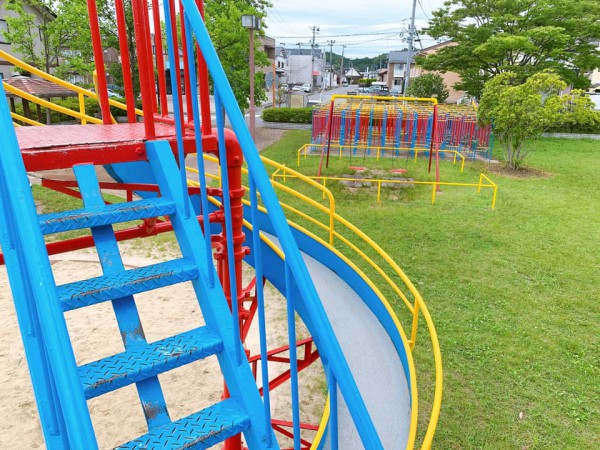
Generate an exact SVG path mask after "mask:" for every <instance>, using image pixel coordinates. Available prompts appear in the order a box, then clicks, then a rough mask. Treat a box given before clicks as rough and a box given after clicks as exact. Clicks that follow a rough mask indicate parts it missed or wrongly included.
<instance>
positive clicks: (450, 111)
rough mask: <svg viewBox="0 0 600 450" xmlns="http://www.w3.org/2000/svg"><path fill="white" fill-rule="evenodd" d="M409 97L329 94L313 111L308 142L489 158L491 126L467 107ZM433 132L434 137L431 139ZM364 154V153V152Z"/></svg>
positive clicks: (491, 143) (471, 108) (491, 146)
mask: <svg viewBox="0 0 600 450" xmlns="http://www.w3.org/2000/svg"><path fill="white" fill-rule="evenodd" d="M431 100H432V99H417V98H410V97H370V96H334V98H333V99H332V102H331V103H330V104H329V105H323V106H320V107H317V108H315V110H314V112H313V124H312V125H313V126H312V143H313V144H324V143H325V144H327V145H328V146H333V147H337V146H342V147H344V146H352V147H353V151H354V152H355V153H356V147H361V146H362V147H367V148H368V147H389V148H394V149H397V150H410V151H412V152H414V151H415V150H419V151H422V152H423V151H429V149H430V148H431V146H432V144H433V141H432V140H435V144H436V146H437V148H438V149H439V150H440V151H442V150H446V149H447V150H457V151H459V152H460V153H463V154H465V155H466V156H467V157H469V158H473V159H474V158H475V157H476V156H477V155H481V156H484V157H486V158H487V159H491V151H492V148H493V134H492V127H491V126H486V127H481V126H479V125H478V124H477V114H476V110H475V108H474V107H473V106H458V105H445V104H443V105H442V104H440V105H437V103H434V102H432V101H431ZM434 133H435V139H434ZM367 154H370V152H368V153H367Z"/></svg>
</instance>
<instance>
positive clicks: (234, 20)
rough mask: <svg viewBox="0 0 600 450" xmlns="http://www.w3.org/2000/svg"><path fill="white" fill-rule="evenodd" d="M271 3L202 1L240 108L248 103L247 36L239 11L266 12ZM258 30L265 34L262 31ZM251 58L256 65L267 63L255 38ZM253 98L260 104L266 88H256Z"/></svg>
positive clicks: (259, 75) (258, 77) (260, 14)
mask: <svg viewBox="0 0 600 450" xmlns="http://www.w3.org/2000/svg"><path fill="white" fill-rule="evenodd" d="M269 6H270V3H269V2H268V1H265V0H207V1H206V2H205V11H206V28H207V29H208V32H209V34H210V36H211V39H212V41H213V45H214V46H215V49H216V50H217V54H218V55H219V59H220V60H221V64H222V65H223V69H224V70H225V73H226V74H227V78H228V79H229V83H230V84H231V88H232V89H233V93H234V95H235V98H236V100H237V102H238V104H239V105H240V108H241V109H242V110H245V109H247V108H248V106H249V102H248V97H249V95H250V67H249V65H248V61H249V59H250V52H249V46H250V36H249V33H248V30H247V29H245V28H243V27H242V14H252V15H255V16H258V17H260V18H261V20H262V18H263V17H265V16H266V8H267V7H269ZM259 33H260V34H264V33H263V32H262V31H261V32H259ZM254 58H255V63H256V65H257V66H259V67H260V66H267V65H269V60H268V58H267V55H266V54H265V53H264V52H263V51H260V49H259V42H258V39H255V46H254ZM262 81H263V74H262V73H256V75H255V79H254V83H255V85H256V86H261V85H262ZM254 97H255V101H256V103H257V104H260V102H261V101H263V100H265V99H266V95H265V92H264V91H263V90H262V89H257V90H256V92H255V96H254Z"/></svg>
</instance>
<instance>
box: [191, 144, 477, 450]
mask: <svg viewBox="0 0 600 450" xmlns="http://www.w3.org/2000/svg"><path fill="white" fill-rule="evenodd" d="M205 159H207V160H209V161H212V162H218V160H217V159H216V158H214V157H212V156H210V155H205ZM261 159H262V161H263V163H264V164H265V166H267V167H270V168H272V169H273V170H274V171H277V172H278V173H279V174H281V177H282V178H283V177H292V178H295V179H299V180H301V181H303V182H304V183H306V186H307V187H309V188H312V189H314V190H315V191H316V192H315V195H313V196H308V195H305V194H303V193H301V192H298V191H297V190H294V189H292V188H290V187H289V186H286V185H285V184H283V183H280V182H278V181H277V180H276V179H272V181H271V182H272V184H273V186H274V187H275V189H277V190H278V191H280V192H285V193H287V194H289V195H292V196H293V197H294V198H295V199H296V200H298V202H294V205H290V204H287V203H285V202H281V206H282V207H283V209H284V210H286V211H287V213H288V217H289V216H290V215H292V214H293V215H294V216H295V217H298V218H302V219H304V220H305V221H307V222H308V223H310V224H312V225H314V226H315V227H316V228H317V229H320V230H322V231H323V232H325V233H326V235H327V241H328V243H329V245H330V246H331V247H332V248H333V249H335V250H336V251H339V252H341V254H343V255H345V256H346V257H348V253H349V252H350V254H354V255H355V256H357V257H358V258H359V260H362V261H363V262H364V263H365V264H366V265H367V266H368V267H370V268H371V269H372V270H373V271H374V272H375V273H376V274H377V275H378V276H379V277H380V279H381V281H382V282H383V285H382V284H381V283H374V285H375V286H377V288H378V289H377V290H378V291H380V289H381V288H382V286H387V287H388V289H389V291H390V292H392V293H393V296H395V297H396V298H397V299H398V300H399V301H400V302H401V303H402V304H404V306H405V307H406V309H407V311H408V313H409V315H410V317H411V319H410V323H411V330H410V333H409V334H408V339H407V341H408V345H409V346H410V349H411V350H413V349H414V348H415V345H416V343H417V335H418V326H419V319H420V318H422V319H423V320H424V321H425V324H426V327H427V330H428V333H429V337H430V341H431V345H432V349H433V360H434V368H435V386H434V395H433V403H432V410H431V414H430V418H429V423H428V426H427V430H426V432H425V435H424V438H423V442H422V444H421V448H423V449H429V448H431V444H432V441H433V436H434V433H435V429H436V427H437V422H438V419H439V413H440V408H441V401H442V387H443V377H442V357H441V351H440V346H439V342H438V338H437V333H436V330H435V326H434V324H433V320H432V318H431V315H430V314H429V311H428V309H427V306H426V305H425V302H424V301H423V298H422V297H421V295H420V294H419V292H418V291H417V289H416V288H415V286H414V285H413V284H412V282H411V281H410V279H409V278H408V277H407V276H406V274H405V273H404V272H403V271H402V269H400V267H399V266H398V265H397V264H396V262H395V261H394V260H393V259H392V258H391V257H390V256H389V255H388V254H387V253H386V252H385V251H384V250H383V249H382V248H381V247H380V246H379V245H378V244H377V243H375V242H374V241H373V240H372V239H371V238H369V237H368V236H367V235H366V234H365V233H363V232H362V231H361V230H360V229H358V228H357V227H356V226H354V225H353V224H352V223H351V222H349V221H348V220H346V219H344V218H343V217H342V216H340V215H339V214H337V213H336V208H335V198H334V196H333V194H332V193H331V191H329V189H327V188H326V187H325V186H323V185H321V184H319V183H318V182H316V181H315V180H313V179H312V178H310V177H307V176H305V175H303V174H301V173H299V172H296V171H294V170H292V169H290V168H288V167H286V166H284V165H282V164H279V163H277V162H275V161H272V160H269V159H267V158H264V157H261ZM188 171H190V172H193V173H196V174H198V171H197V170H195V169H191V168H188ZM245 173H246V174H247V172H245ZM207 177H208V178H211V179H218V176H216V175H207ZM190 184H191V185H193V186H198V185H199V183H197V182H194V181H190ZM482 187H483V185H482ZM319 197H320V198H322V199H325V200H326V201H325V203H324V204H323V203H322V202H319V201H316V200H315V198H319ZM244 202H245V203H246V204H249V202H248V201H247V200H244ZM304 207H309V208H310V211H309V212H307V211H304V210H300V208H304ZM263 211H264V209H263ZM316 211H318V212H320V213H322V214H323V217H326V218H327V219H326V220H324V221H321V220H318V218H317V217H318V214H315V212H316ZM289 223H290V225H291V226H292V227H294V228H296V229H299V230H301V231H302V232H304V233H306V234H308V235H310V236H313V237H314V238H316V239H319V240H320V238H318V237H317V236H315V235H314V234H313V233H311V232H310V231H308V230H306V229H305V228H303V227H302V226H300V225H299V224H298V223H296V222H294V221H292V220H289ZM353 259H356V258H350V260H353ZM376 260H379V261H383V264H378V263H377V262H376ZM382 295H383V294H382ZM383 301H384V304H385V306H386V308H387V309H388V311H390V313H391V315H392V317H394V318H395V321H396V324H397V326H398V327H399V329H400V330H401V334H402V335H404V334H405V333H404V331H402V330H403V328H402V325H401V324H400V322H399V321H398V319H397V318H396V315H395V313H394V311H393V310H392V308H391V306H390V303H389V302H388V300H387V299H386V298H384V299H383ZM415 383H416V377H415ZM414 396H415V397H414V402H413V407H414V409H415V410H414V411H413V417H412V418H411V428H410V436H409V446H408V447H407V448H412V446H413V445H414V442H415V439H416V433H417V420H418V414H417V413H418V401H417V397H416V396H417V390H416V384H415V389H414Z"/></svg>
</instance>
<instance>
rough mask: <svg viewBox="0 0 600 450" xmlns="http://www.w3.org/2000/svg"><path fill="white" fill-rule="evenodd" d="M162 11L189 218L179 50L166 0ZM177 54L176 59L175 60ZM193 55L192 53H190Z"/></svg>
mask: <svg viewBox="0 0 600 450" xmlns="http://www.w3.org/2000/svg"><path fill="white" fill-rule="evenodd" d="M163 9H164V12H165V26H166V27H167V30H166V31H167V32H166V35H167V48H168V50H169V66H170V67H169V72H170V74H171V93H172V95H171V97H172V98H173V113H174V115H175V133H176V138H177V158H178V159H179V176H180V177H181V189H182V193H183V196H184V197H183V199H182V201H183V204H184V214H185V216H186V217H189V216H190V204H189V202H188V201H187V199H186V195H187V192H188V189H187V178H186V173H185V154H184V151H183V117H181V109H180V104H179V95H177V94H176V93H177V86H178V82H179V79H180V73H179V49H177V52H176V51H175V48H174V43H173V28H172V27H171V8H170V7H169V2H168V1H167V0H164V1H163ZM175 54H177V59H175ZM192 54H193V53H192ZM146 114H152V111H146Z"/></svg>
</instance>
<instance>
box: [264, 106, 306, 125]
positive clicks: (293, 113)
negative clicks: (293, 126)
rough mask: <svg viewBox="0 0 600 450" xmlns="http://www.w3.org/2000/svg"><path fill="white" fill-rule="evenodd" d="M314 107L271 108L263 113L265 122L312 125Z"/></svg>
mask: <svg viewBox="0 0 600 450" xmlns="http://www.w3.org/2000/svg"><path fill="white" fill-rule="evenodd" d="M312 110H313V109H312V107H309V108H269V109H265V110H264V111H263V113H262V119H263V120H264V121H265V122H284V123H312Z"/></svg>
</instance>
